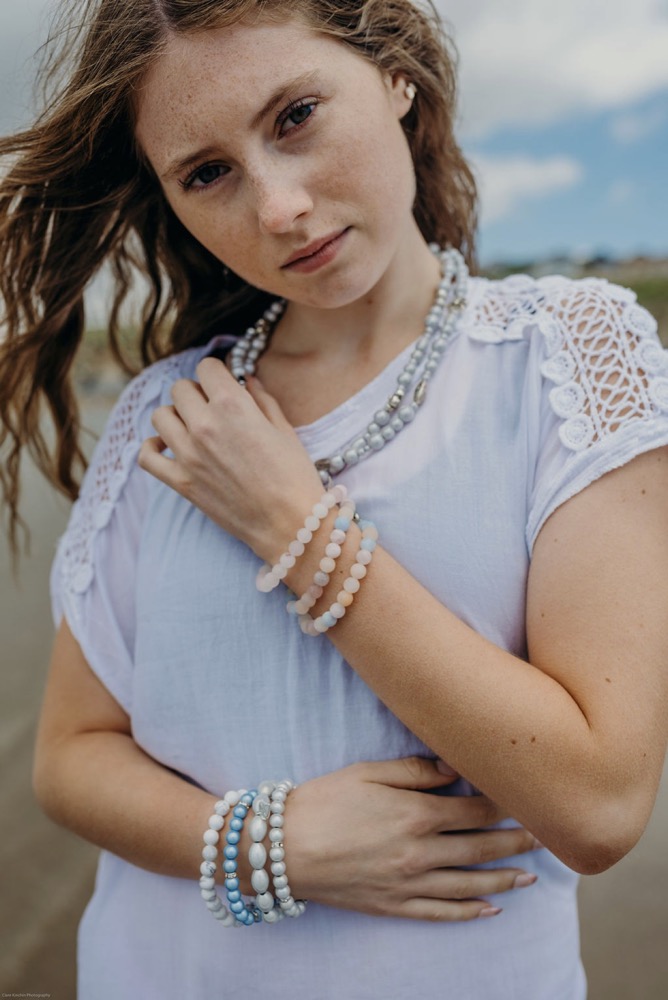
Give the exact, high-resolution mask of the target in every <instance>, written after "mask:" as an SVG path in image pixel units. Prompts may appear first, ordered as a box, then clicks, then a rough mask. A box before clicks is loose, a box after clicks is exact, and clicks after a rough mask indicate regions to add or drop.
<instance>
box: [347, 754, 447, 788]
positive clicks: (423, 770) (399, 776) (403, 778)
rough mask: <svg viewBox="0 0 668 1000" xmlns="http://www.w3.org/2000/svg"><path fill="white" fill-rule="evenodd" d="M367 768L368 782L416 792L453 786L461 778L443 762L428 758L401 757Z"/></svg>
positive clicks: (369, 765)
mask: <svg viewBox="0 0 668 1000" xmlns="http://www.w3.org/2000/svg"><path fill="white" fill-rule="evenodd" d="M366 767H367V768H369V776H368V778H367V780H368V781H375V782H378V783H379V784H383V785H389V786H390V787H391V788H409V789H413V790H415V791H419V790H420V789H425V788H441V787H442V786H443V785H451V784H452V783H453V782H455V781H457V779H458V778H459V774H457V772H456V771H454V770H453V769H452V768H451V767H448V765H447V764H445V763H444V762H443V761H437V760H432V759H430V758H428V757H401V758H399V760H385V761H380V762H379V763H373V764H367V765H366Z"/></svg>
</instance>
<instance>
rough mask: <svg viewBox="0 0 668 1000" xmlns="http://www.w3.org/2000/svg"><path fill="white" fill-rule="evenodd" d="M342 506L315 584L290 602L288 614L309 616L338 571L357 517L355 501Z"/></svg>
mask: <svg viewBox="0 0 668 1000" xmlns="http://www.w3.org/2000/svg"><path fill="white" fill-rule="evenodd" d="M340 506H341V509H340V511H339V516H338V517H337V519H336V521H335V522H334V530H333V531H332V532H331V534H330V536H329V545H328V546H327V548H326V549H325V555H324V557H323V558H322V559H321V560H320V565H319V567H318V570H317V572H316V574H315V576H314V577H313V583H312V584H311V586H310V587H309V588H308V590H307V591H306V593H304V594H302V596H301V597H300V598H299V600H298V601H288V603H287V604H286V609H287V611H288V614H294V615H306V614H308V612H309V611H310V610H311V608H312V607H314V606H315V605H316V604H317V602H318V601H319V600H320V598H321V597H322V595H323V594H324V592H325V587H326V586H327V585H328V584H329V582H330V579H331V574H332V573H333V572H334V570H335V569H336V562H337V560H338V559H339V558H340V556H341V553H342V552H343V549H342V546H343V545H344V543H345V541H346V538H347V537H348V531H349V530H350V525H351V524H352V519H353V517H354V515H355V504H354V501H352V500H344V501H343V502H342V503H341V505H340Z"/></svg>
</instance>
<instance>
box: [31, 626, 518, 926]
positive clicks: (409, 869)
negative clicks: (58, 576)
mask: <svg viewBox="0 0 668 1000" xmlns="http://www.w3.org/2000/svg"><path fill="white" fill-rule="evenodd" d="M265 777H270V776H269V775H258V780H261V779H262V778H265ZM276 777H283V776H282V775H279V776H276ZM452 780H453V779H452V778H451V779H448V778H447V777H445V776H444V775H442V774H441V773H439V772H438V771H437V769H436V767H435V765H434V763H433V762H432V761H427V760H421V759H418V758H408V759H407V760H398V761H386V762H382V763H372V764H356V765H353V766H352V767H348V768H345V769H343V770H340V771H336V772H333V773H332V774H327V775H324V776H322V777H320V778H316V779H313V780H311V781H307V782H305V783H304V784H303V785H301V786H300V787H299V788H298V789H297V790H296V791H295V792H293V794H292V796H291V797H290V803H289V807H288V810H287V812H286V823H285V834H286V844H287V845H288V848H287V850H288V864H289V873H290V884H291V887H292V890H293V893H294V894H295V896H298V897H304V898H307V899H312V900H314V901H316V902H319V903H323V904H326V905H330V906H336V907H341V908H345V909H354V910H359V911H361V912H365V913H376V914H383V915H386V916H402V917H411V918H415V919H422V920H425V919H426V920H467V919H473V918H475V917H478V916H480V915H481V914H482V913H484V912H485V910H487V909H489V907H488V904H487V903H486V902H485V901H484V899H482V898H479V897H484V896H487V895H491V894H493V893H499V892H505V891H507V890H509V889H511V888H514V887H517V888H519V887H521V886H522V884H523V882H526V881H527V880H526V879H521V876H522V875H523V874H524V872H523V871H522V870H521V869H517V868H498V869H492V870H480V871H462V870H460V868H461V867H463V866H469V865H476V864H480V863H482V862H490V861H491V862H493V861H498V860H500V859H502V858H504V857H510V856H513V855H516V854H520V853H522V852H524V851H529V850H531V849H533V848H534V847H535V841H534V838H533V837H532V836H531V835H530V834H529V833H528V832H527V831H526V830H523V829H512V830H486V829H484V828H485V827H487V826H490V825H491V824H494V823H497V822H498V821H499V820H500V819H502V818H503V817H502V816H501V814H500V813H499V811H498V810H497V808H496V807H495V806H494V804H493V803H491V802H489V801H488V800H487V799H485V798H483V797H482V796H475V797H442V796H435V795H425V794H420V792H423V791H427V790H430V789H433V788H437V787H439V786H443V785H446V784H448V783H449V781H452ZM34 789H35V794H36V796H37V799H38V801H39V803H40V805H41V806H42V808H43V809H44V811H45V812H46V813H47V815H48V816H49V817H50V818H51V819H53V820H54V821H55V822H56V823H59V824H60V825H62V826H65V827H67V828H68V829H70V830H72V831H73V832H74V833H77V834H79V836H81V837H83V838H84V839H86V840H88V841H91V842H92V843H94V844H97V845H98V846H99V847H102V848H104V849H105V850H108V851H111V852H112V853H114V854H116V855H118V856H119V857H122V858H124V859H125V860H126V861H129V862H131V863H132V864H134V865H137V866H138V867H140V868H145V869H147V870H149V871H153V872H156V873H158V874H162V875H169V876H173V877H177V878H190V879H193V881H195V880H196V879H198V877H199V865H200V862H201V852H202V847H203V842H202V833H203V832H204V830H205V829H206V827H207V821H208V818H209V816H210V815H211V814H212V812H213V807H214V804H215V802H216V800H217V797H216V796H213V795H210V794H208V793H207V792H205V791H203V790H202V789H200V788H197V787H196V786H194V785H191V784H190V783H189V782H187V781H184V780H183V779H182V778H180V777H179V776H178V775H176V774H174V773H173V772H172V771H170V770H169V769H168V768H165V767H163V766H162V765H161V764H159V763H158V762H157V761H155V760H154V759H153V758H151V757H149V756H148V755H147V754H146V753H144V751H143V750H141V749H140V747H138V746H137V744H136V743H135V741H134V739H133V738H132V732H131V725H130V719H129V717H128V715H127V714H126V713H125V712H124V711H123V709H122V708H121V707H120V706H119V705H118V703H117V702H116V701H115V700H114V698H113V697H112V696H111V694H110V693H109V692H108V691H107V689H106V688H105V687H104V685H103V684H102V683H101V681H100V680H98V678H97V677H96V675H95V674H94V673H93V671H92V670H91V669H90V667H89V665H88V663H87V662H86V659H85V657H84V655H83V653H82V651H81V648H80V646H79V645H78V643H77V641H76V640H75V638H74V637H73V635H72V633H71V632H70V630H69V628H68V626H67V624H66V622H63V624H62V625H61V626H60V629H59V631H58V634H57V636H56V641H55V645H54V650H53V656H52V661H51V667H50V672H49V678H48V682H47V687H46V693H45V698H44V704H43V709H42V715H41V719H40V725H39V731H38V737H37V746H36V753H35V767H34ZM220 791H221V794H222V792H224V791H225V789H221V790H220ZM471 831H474V832H471ZM444 833H447V834H448V836H443V834H444ZM242 845H243V841H242ZM246 846H248V845H246ZM246 855H247V851H243V850H242V851H241V852H240V857H241V856H244V857H245V856H246ZM240 875H241V877H242V888H245V889H246V890H248V892H250V879H249V871H248V870H246V871H244V870H243V868H242V866H241V865H240ZM518 877H520V882H519V885H518V884H517V879H518ZM193 891H196V888H195V887H193Z"/></svg>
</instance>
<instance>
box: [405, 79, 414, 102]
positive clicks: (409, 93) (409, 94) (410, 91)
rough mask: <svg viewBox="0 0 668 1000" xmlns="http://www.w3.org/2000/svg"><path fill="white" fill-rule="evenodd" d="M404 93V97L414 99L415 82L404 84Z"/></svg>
mask: <svg viewBox="0 0 668 1000" xmlns="http://www.w3.org/2000/svg"><path fill="white" fill-rule="evenodd" d="M404 94H405V96H406V98H407V99H408V100H409V101H414V100H415V98H416V97H417V88H416V86H415V84H414V83H408V84H407V85H406V89H405V91H404Z"/></svg>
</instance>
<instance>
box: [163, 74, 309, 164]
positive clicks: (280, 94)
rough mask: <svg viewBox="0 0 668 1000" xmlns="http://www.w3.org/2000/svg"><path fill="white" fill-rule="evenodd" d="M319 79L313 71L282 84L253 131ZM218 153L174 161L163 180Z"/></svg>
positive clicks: (207, 149)
mask: <svg viewBox="0 0 668 1000" xmlns="http://www.w3.org/2000/svg"><path fill="white" fill-rule="evenodd" d="M317 78H318V71H317V70H312V71H311V72H310V73H303V74H302V75H301V76H297V77H295V78H294V79H293V80H288V81H287V82H286V83H282V84H281V85H280V86H279V87H277V89H276V90H275V91H274V92H273V94H272V95H271V97H270V98H269V100H268V101H267V102H266V104H264V105H263V107H262V108H261V109H260V110H259V111H258V113H257V114H256V115H255V116H254V117H253V119H252V121H251V125H250V127H251V130H254V129H257V128H259V126H260V125H261V124H262V122H263V121H264V119H265V118H266V117H267V115H269V114H271V112H272V111H274V110H275V108H276V107H278V105H279V104H281V103H282V102H283V101H285V100H287V99H288V97H289V96H290V95H291V94H294V93H295V91H297V90H300V89H301V88H303V87H309V86H312V85H313V84H314V83H315V81H316V79H317ZM218 152H219V149H218V147H216V146H203V147H202V148H201V149H198V150H197V152H195V153H191V154H189V155H188V156H186V157H184V158H183V159H177V160H174V161H172V162H171V163H170V164H169V165H168V167H167V168H166V170H165V172H164V173H163V174H162V179H163V180H171V179H172V178H174V177H178V175H179V174H181V173H183V172H184V171H187V170H188V169H189V168H191V167H194V166H196V165H197V164H198V163H200V162H201V161H202V160H205V159H206V158H207V157H209V156H214V155H216V154H217V153H218Z"/></svg>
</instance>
